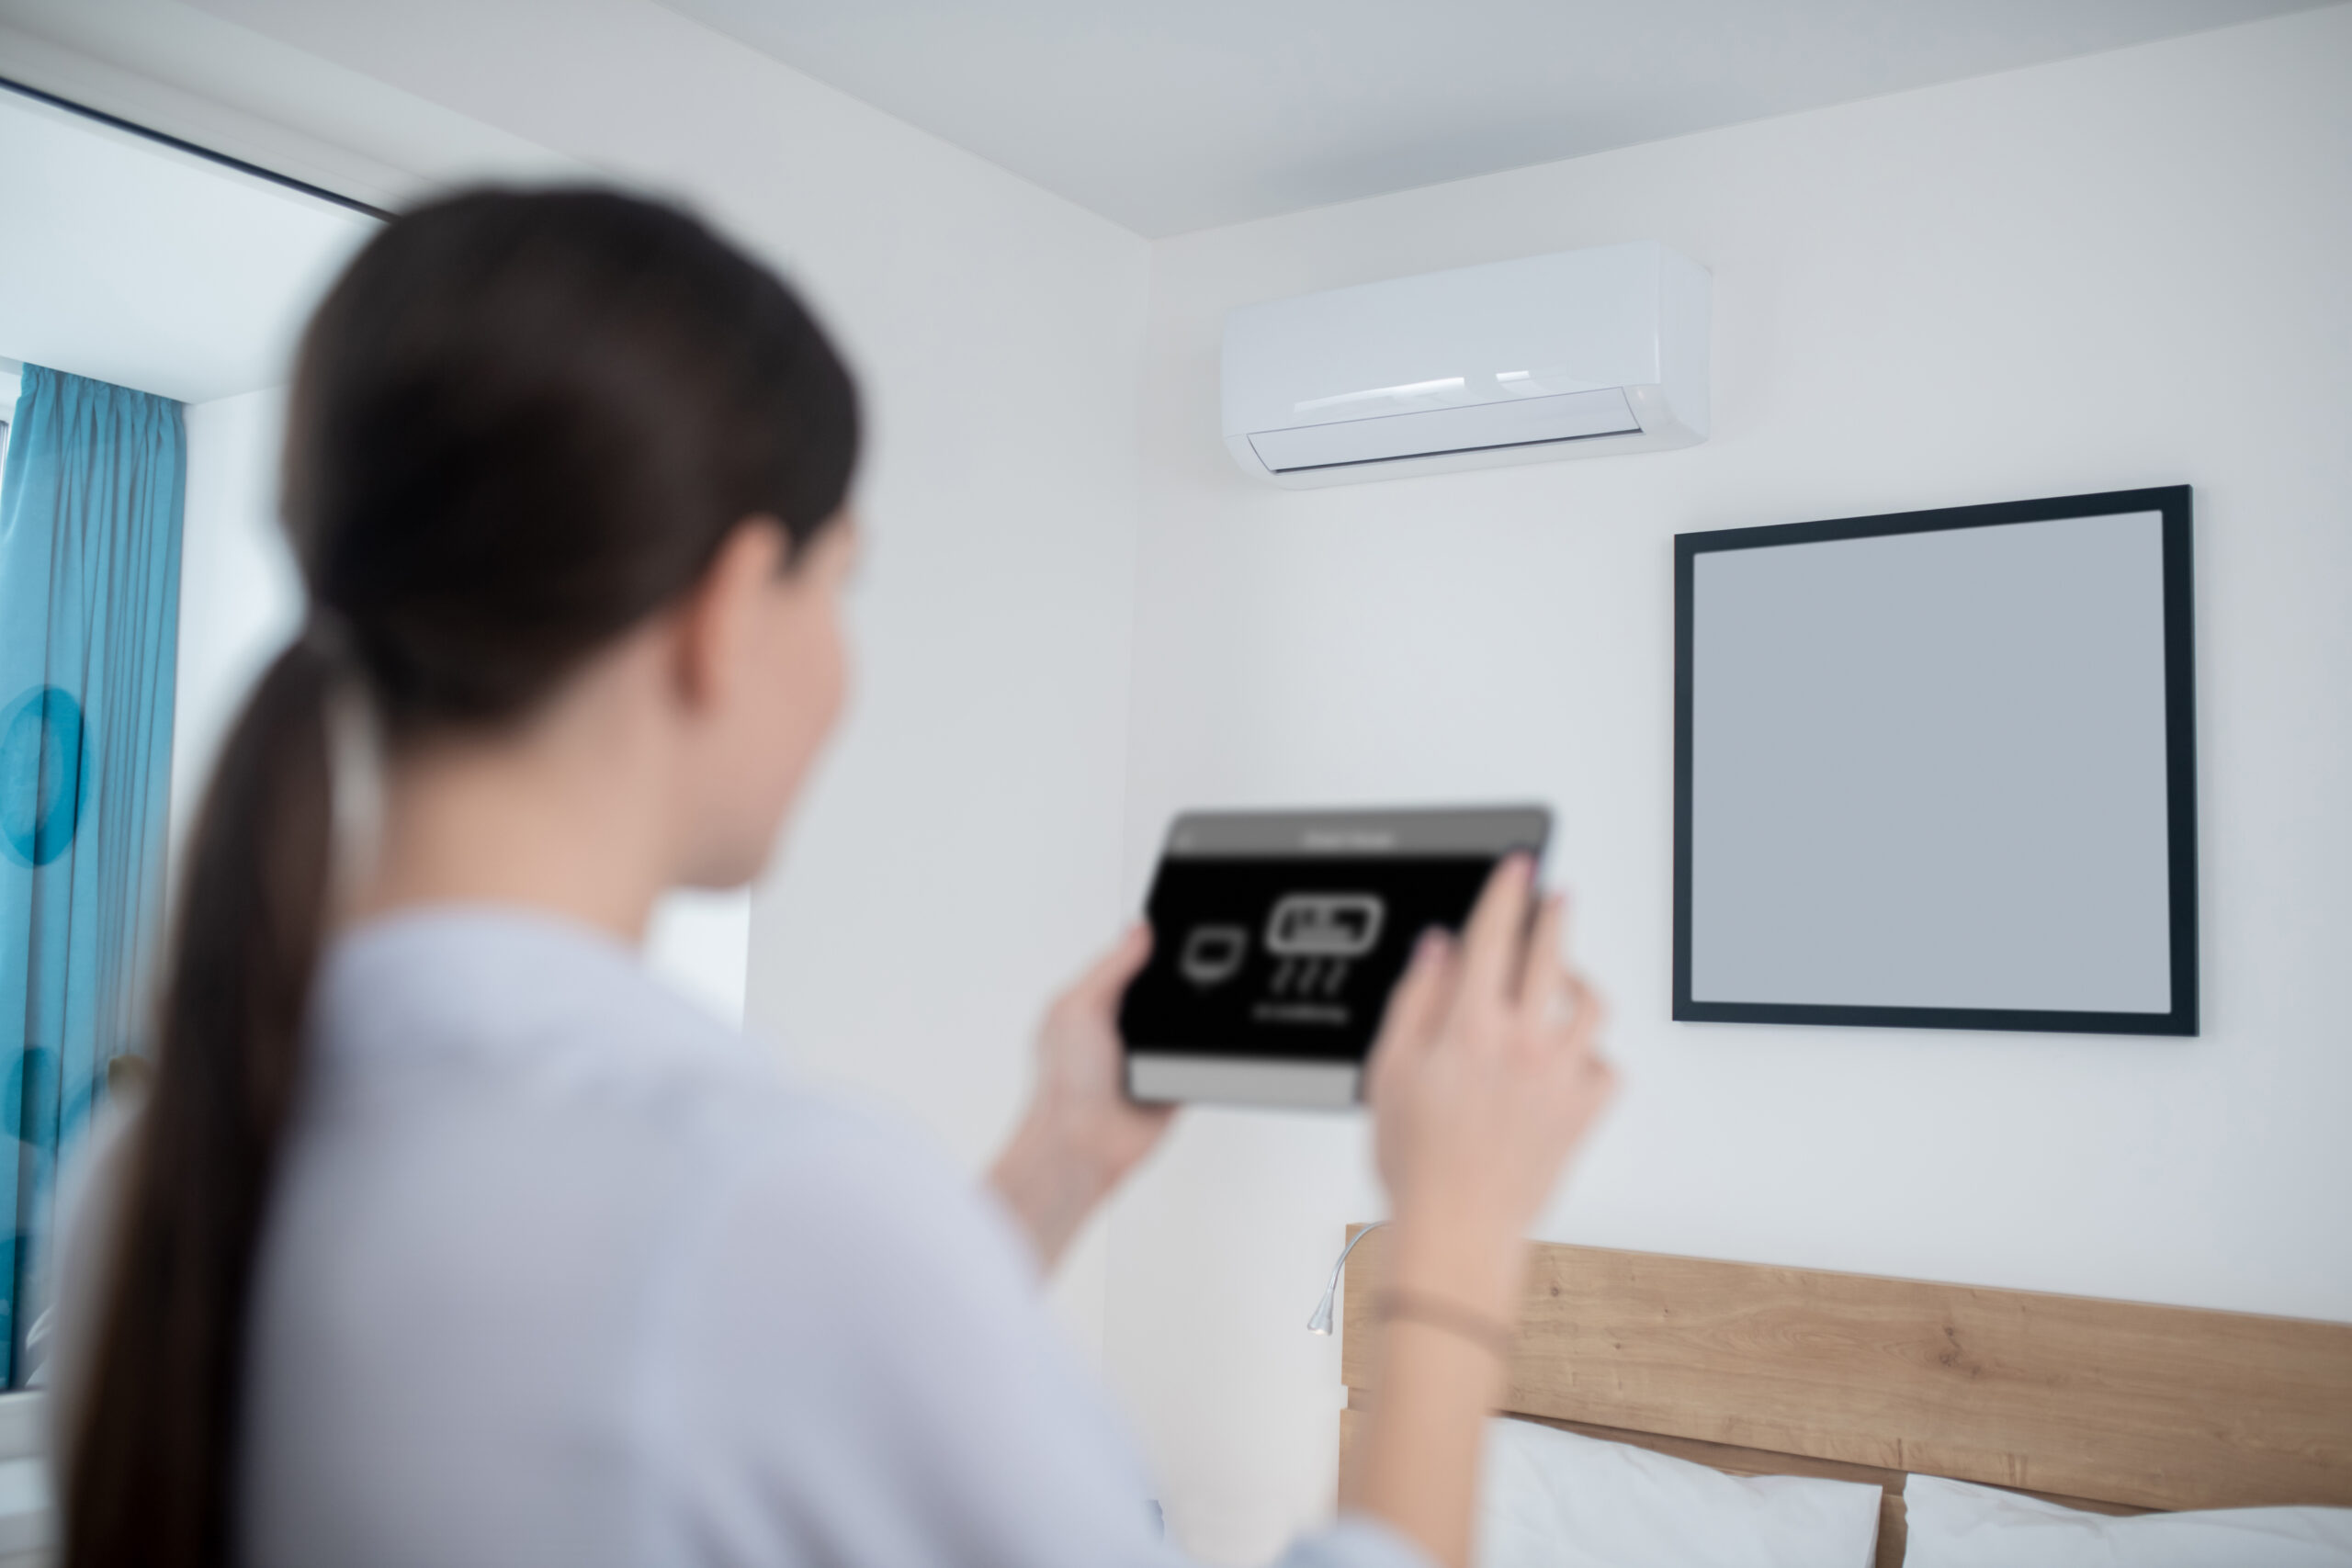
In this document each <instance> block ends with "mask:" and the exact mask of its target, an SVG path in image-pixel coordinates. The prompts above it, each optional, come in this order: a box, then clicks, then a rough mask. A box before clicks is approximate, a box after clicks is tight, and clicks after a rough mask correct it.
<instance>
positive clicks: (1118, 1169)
mask: <svg viewBox="0 0 2352 1568" xmlns="http://www.w3.org/2000/svg"><path fill="white" fill-rule="evenodd" d="M1150 955H1151V931H1150V928H1149V927H1148V926H1143V925H1136V926H1134V927H1132V928H1130V929H1129V930H1128V931H1127V933H1126V935H1125V936H1124V937H1122V938H1120V939H1119V944H1118V945H1117V946H1116V947H1114V948H1113V949H1112V950H1111V951H1110V952H1109V953H1105V954H1103V957H1102V958H1101V959H1099V960H1097V961H1096V963H1095V964H1094V966H1093V967H1092V968H1091V969H1089V970H1088V971H1087V972H1086V974H1085V975H1084V976H1082V977H1080V980H1079V982H1078V984H1076V985H1074V986H1072V987H1070V988H1069V990H1067V991H1065V992H1063V993H1062V994H1061V996H1060V997H1059V998H1057V999H1056V1000H1055V1002H1054V1005H1053V1007H1052V1009H1051V1010H1048V1011H1047V1012H1046V1023H1045V1027H1044V1028H1043V1029H1041V1030H1040V1031H1038V1035H1037V1088H1036V1092H1035V1096H1034V1097H1033V1098H1032V1099H1031V1100H1030V1103H1029V1113H1028V1114H1027V1115H1026V1116H1025V1117H1023V1119H1022V1122H1021V1126H1020V1128H1019V1129H1018V1130H1017V1131H1016V1132H1014V1134H1013V1135H1012V1143H1010V1144H1008V1145H1005V1150H1004V1153H1003V1154H1002V1155H1001V1156H998V1159H997V1162H996V1166H995V1168H993V1169H992V1170H990V1171H989V1185H991V1186H992V1187H994V1188H995V1189H996V1190H997V1193H998V1195H999V1196H1000V1197H1001V1198H1002V1199H1003V1200H1004V1201H1005V1203H1006V1205H1007V1206H1008V1207H1010V1208H1011V1209H1012V1213H1013V1216H1014V1217H1015V1218H1016V1219H1018V1220H1019V1221H1020V1222H1021V1225H1022V1228H1023V1230H1025V1231H1027V1232H1028V1233H1029V1239H1030V1240H1031V1241H1032V1242H1033V1243H1035V1246H1036V1248H1037V1257H1038V1258H1039V1260H1040V1261H1041V1262H1042V1263H1043V1265H1044V1266H1045V1268H1046V1270H1047V1271H1048V1272H1050V1271H1051V1270H1052V1269H1053V1267H1054V1265H1055V1264H1057V1263H1058V1262H1059V1261H1060V1260H1061V1256H1062V1253H1063V1251H1064V1249H1065V1248H1067V1247H1069V1242H1070V1238H1071V1237H1072V1236H1073V1235H1077V1234H1078V1228H1079V1226H1080V1225H1081V1224H1084V1223H1085V1222H1086V1216H1087V1215H1088V1214H1090V1213H1093V1212H1094V1206H1095V1205H1096V1204H1097V1203H1099V1202H1101V1201H1103V1198H1104V1197H1106V1196H1107V1195H1108V1194H1109V1193H1110V1191H1111V1190H1112V1189H1113V1188H1114V1187H1116V1186H1117V1185H1118V1184H1119V1182H1120V1180H1121V1179H1123V1178H1124V1177H1125V1175H1126V1174H1127V1172H1128V1171H1130V1170H1132V1169H1134V1168H1135V1167H1136V1163H1137V1162H1138V1161H1140V1160H1141V1159H1142V1158H1143V1156H1146V1155H1148V1154H1149V1153H1150V1152H1151V1151H1152V1149H1153V1147H1154V1146H1155V1145H1158V1144H1159V1139H1160V1136H1161V1134H1164V1133H1166V1132H1167V1131H1168V1123H1169V1121H1170V1118H1172V1117H1173V1116H1174V1115H1175V1107H1173V1106H1165V1105H1162V1106H1147V1105H1137V1104H1136V1102H1135V1101H1133V1100H1129V1099H1128V1098H1127V1095H1126V1089H1125V1084H1124V1078H1125V1071H1124V1067H1125V1060H1124V1052H1123V1050H1122V1047H1121V1045H1120V1043H1119V1031H1118V1011H1119V997H1120V994H1121V993H1122V992H1124V991H1125V989H1126V987H1127V982H1128V981H1129V980H1132V979H1134V978H1135V976H1136V971H1137V970H1140V969H1141V968H1142V967H1143V965H1144V960H1145V959H1147V958H1148V957H1149V956H1150Z"/></svg>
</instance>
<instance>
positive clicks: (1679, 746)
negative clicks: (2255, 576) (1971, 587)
mask: <svg viewBox="0 0 2352 1568" xmlns="http://www.w3.org/2000/svg"><path fill="white" fill-rule="evenodd" d="M2191 503H2192V494H2191V490H2190V487H2189V486H2188V485H2169V486H2162V487H2158V488H2154V489H2148V490H2127V491H2105V492H2102V493H2099V494H2096V495H2069V496H2057V497H2052V498H2050V499H2046V500H2041V501H2020V502H2003V503H2000V504H1996V505H1990V506H1956V507H1947V508H1943V509H1940V510H1937V511H1928V512H1903V513H1887V514H1884V515H1881V516H1874V517H1847V518H1839V519H1837V520H1835V521H1830V522H1821V523H1792V524H1779V525H1768V526H1763V527H1754V528H1725V529H1717V530H1713V531H1711V532H1706V533H1692V534H1679V535H1677V536H1675V541H1674V558H1675V570H1674V1011H1673V1016H1674V1017H1675V1019H1676V1020H1678V1021H1683V1022H1690V1023H1781V1024H1832V1025H1839V1026H1849V1027H1861V1028H1875V1029H1968V1030H2011V1031H2028V1032H2047V1033H2067V1034H2136V1035H2170V1036H2193V1035H2195V1034H2196V1033H2197V1032H2198V1029H2199V1011H2198V1010H2199V986H2198V960H2199V951H2198V931H2197V908H2198V892H2197V674H2196V636H2195V608H2196V605H2195V584H2194V565H2195V561H2194V558H2195V548H2194V532H2193V527H2192V504H2191ZM2144 512H2154V513H2159V514H2160V515H2161V517H2162V519H2163V522H2162V544H2161V552H2162V558H2163V573H2164V584H2163V594H2164V660H2165V672H2164V682H2165V704H2164V706H2165V795H2166V818H2165V822H2166V832H2165V840H2166V851H2167V857H2168V858H2167V865H2168V871H2169V878H2170V881H2169V910H2168V914H2169V934H2170V944H2169V946H2170V953H2169V956H2170V964H2171V981H2172V998H2171V999H2172V1005H2171V1007H2170V1008H2169V1010H2166V1011H2165V1012H2161V1013H2152V1012H2095V1011H2064V1010H2059V1011H2047V1010H2029V1009H2008V1008H1946V1007H1883V1006H1850V1005H1843V1004H1824V1005H1818V1006H1815V1005H1809V1004H1801V1003H1784V1002H1723V1001H1698V1000H1694V999H1693V998H1692V997H1691V877H1692V865H1691V812H1692V801H1691V765H1692V694H1693V692H1694V689H1695V681H1696V677H1697V671H1696V669H1695V668H1694V648H1695V644H1694V636H1695V631H1696V627H1695V624H1694V610H1695V606H1696V592H1695V588H1696V575H1697V574H1696V568H1697V562H1698V558H1699V557H1700V556H1702V555H1704V554H1707V553H1709V552H1712V551H1717V550H1741V549H1755V548H1759V547H1770V546H1778V545H1797V544H1813V543H1820V542H1826V541H1831V540H1839V539H1860V538H1869V537H1873V536H1887V535H1898V534H1917V533H1929V532H1935V531H1939V530H1944V529H1954V528H1983V527H1993V526H1999V525H2009V524H2017V523H2037V522H2052V521H2058V520H2061V519H2065V518H2074V517H2099V516H2109V515H2114V514H2117V513H2144Z"/></svg>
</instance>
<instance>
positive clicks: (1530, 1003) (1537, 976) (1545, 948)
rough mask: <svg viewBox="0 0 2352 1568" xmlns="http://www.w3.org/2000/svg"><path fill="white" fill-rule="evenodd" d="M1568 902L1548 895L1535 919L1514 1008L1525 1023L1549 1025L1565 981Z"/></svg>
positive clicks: (1554, 895)
mask: <svg viewBox="0 0 2352 1568" xmlns="http://www.w3.org/2000/svg"><path fill="white" fill-rule="evenodd" d="M1567 931H1568V900H1567V896H1566V894H1563V893H1553V894H1547V895H1546V896H1545V897H1544V902H1543V904H1542V906H1541V907H1540V908H1538V910H1537V912H1536V916H1535V930H1534V931H1533V933H1532V934H1531V935H1530V936H1529V937H1528V939H1527V962H1526V963H1525V964H1522V965H1521V970H1520V976H1519V995H1518V996H1517V997H1516V998H1513V1006H1514V1007H1516V1009H1517V1010H1518V1011H1519V1014H1520V1017H1521V1019H1523V1020H1525V1021H1528V1022H1531V1023H1534V1024H1539V1025H1540V1024H1543V1023H1546V1022H1548V1021H1550V1019H1551V1015H1552V1010H1553V1008H1554V1007H1555V1005H1556V1004H1557V1002H1558V1000H1559V997H1560V990H1561V987H1562V985H1563V984H1564V983H1565V981H1566V978H1567V961H1566V958H1565V957H1564V956H1563V954H1564V953H1566V942H1567Z"/></svg>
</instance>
